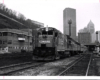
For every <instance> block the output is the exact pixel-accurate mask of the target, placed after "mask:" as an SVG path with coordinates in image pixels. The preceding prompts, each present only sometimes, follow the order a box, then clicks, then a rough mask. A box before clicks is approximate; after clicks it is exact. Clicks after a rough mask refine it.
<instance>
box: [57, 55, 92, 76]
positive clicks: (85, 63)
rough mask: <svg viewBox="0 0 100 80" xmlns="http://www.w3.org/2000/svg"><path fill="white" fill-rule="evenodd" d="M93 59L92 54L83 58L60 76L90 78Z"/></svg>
mask: <svg viewBox="0 0 100 80" xmlns="http://www.w3.org/2000/svg"><path fill="white" fill-rule="evenodd" d="M91 59H92V54H87V55H85V56H83V57H81V58H80V59H78V60H77V61H75V62H74V63H72V64H71V65H70V66H69V67H67V68H66V69H65V70H63V71H62V72H61V73H59V74H58V76H88V73H89V66H90V63H91Z"/></svg>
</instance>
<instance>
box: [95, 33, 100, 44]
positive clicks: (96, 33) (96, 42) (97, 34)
mask: <svg viewBox="0 0 100 80" xmlns="http://www.w3.org/2000/svg"><path fill="white" fill-rule="evenodd" d="M98 43H99V41H98V31H96V44H97V45H98Z"/></svg>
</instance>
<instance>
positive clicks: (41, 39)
mask: <svg viewBox="0 0 100 80" xmlns="http://www.w3.org/2000/svg"><path fill="white" fill-rule="evenodd" d="M33 44H35V45H34V47H33V57H32V59H33V60H55V59H59V58H63V57H67V56H72V55H75V54H77V53H80V52H81V45H80V44H79V43H78V42H77V41H75V40H73V39H72V38H71V37H70V36H68V35H64V34H62V33H61V32H60V31H59V30H57V29H55V28H52V27H44V28H38V29H37V31H36V35H35V36H34V43H33Z"/></svg>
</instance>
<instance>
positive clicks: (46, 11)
mask: <svg viewBox="0 0 100 80" xmlns="http://www.w3.org/2000/svg"><path fill="white" fill-rule="evenodd" d="M82 2H83V1H82ZM82 2H79V3H80V4H79V3H78V0H77V1H76V3H75V2H73V3H70V2H69V1H68V0H64V1H61V0H41V1H40V0H30V1H28V0H20V1H18V0H14V1H13V0H9V1H7V0H4V4H5V5H6V6H7V7H8V8H10V9H12V10H15V11H17V12H20V13H22V14H23V15H25V17H26V18H29V19H31V20H35V21H39V22H42V23H44V24H45V26H46V25H48V26H50V27H55V28H57V29H58V30H60V31H61V32H63V10H64V9H65V8H68V7H69V8H74V9H76V22H77V23H76V27H77V33H78V31H79V30H80V29H82V28H83V27H84V26H86V25H87V23H88V22H89V21H90V20H92V21H93V23H94V25H95V30H96V31H97V30H98V31H99V30H100V28H99V27H98V26H99V25H100V23H99V21H100V15H99V14H100V9H99V8H100V3H99V1H98V3H93V2H92V1H91V2H92V3H91V2H88V3H86V2H83V3H82ZM0 3H2V1H1V0H0ZM59 5H60V6H59Z"/></svg>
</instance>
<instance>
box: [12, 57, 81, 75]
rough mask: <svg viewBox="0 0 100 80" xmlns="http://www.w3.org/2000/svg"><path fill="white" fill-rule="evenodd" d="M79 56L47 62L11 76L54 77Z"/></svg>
mask: <svg viewBox="0 0 100 80" xmlns="http://www.w3.org/2000/svg"><path fill="white" fill-rule="evenodd" d="M79 57H80V55H76V56H73V57H70V58H66V59H61V60H56V61H54V62H48V63H45V64H43V65H41V66H38V67H35V68H33V69H27V70H25V71H21V72H17V73H15V74H13V76H55V75H57V74H59V73H60V72H61V71H63V70H64V69H65V68H66V66H67V65H68V64H70V63H71V62H73V61H75V60H76V59H78V58H79Z"/></svg>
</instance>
